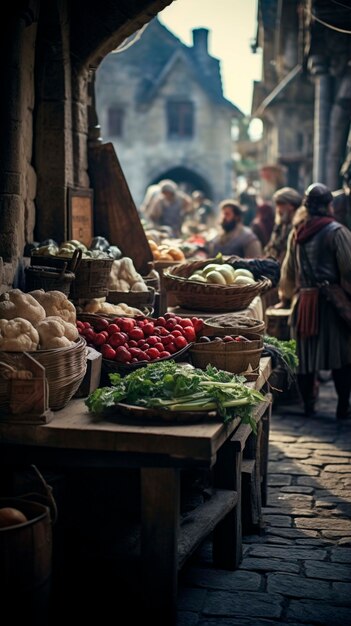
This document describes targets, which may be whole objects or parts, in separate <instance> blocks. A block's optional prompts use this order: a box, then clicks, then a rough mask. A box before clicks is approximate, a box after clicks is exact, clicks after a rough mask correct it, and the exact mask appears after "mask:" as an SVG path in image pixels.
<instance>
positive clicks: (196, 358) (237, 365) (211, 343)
mask: <svg viewBox="0 0 351 626" xmlns="http://www.w3.org/2000/svg"><path fill="white" fill-rule="evenodd" d="M262 351H263V337H262V336H261V335H259V334H256V333H245V334H242V335H237V334H236V335H234V334H231V335H224V336H219V335H212V336H210V337H209V336H206V335H204V336H202V337H200V339H199V341H197V342H196V343H194V344H193V346H191V348H190V351H189V355H190V359H191V362H192V363H193V365H194V366H195V367H199V368H206V367H207V366H208V365H212V366H214V367H218V368H220V369H222V370H225V371H228V372H232V373H233V374H242V373H244V372H257V371H258V368H259V364H260V358H261V354H262Z"/></svg>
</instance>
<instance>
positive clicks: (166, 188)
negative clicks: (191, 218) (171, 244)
mask: <svg viewBox="0 0 351 626" xmlns="http://www.w3.org/2000/svg"><path fill="white" fill-rule="evenodd" d="M192 208H193V205H192V201H191V197H190V196H189V195H188V194H186V193H184V192H183V191H181V190H180V189H179V188H178V185H177V184H176V183H175V182H173V181H171V180H170V181H166V182H164V181H163V182H162V183H161V184H160V192H159V193H158V194H157V195H156V197H155V198H154V200H153V201H152V202H151V203H150V204H149V206H148V208H147V209H146V212H145V216H146V217H147V218H148V219H150V220H151V221H152V222H153V224H154V225H155V226H169V227H170V228H171V229H172V233H173V236H174V237H180V235H181V227H182V224H183V221H184V218H185V216H186V215H187V214H188V213H191V211H192Z"/></svg>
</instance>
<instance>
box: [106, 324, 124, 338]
mask: <svg viewBox="0 0 351 626" xmlns="http://www.w3.org/2000/svg"><path fill="white" fill-rule="evenodd" d="M106 330H107V332H108V334H109V335H113V333H119V332H120V330H121V329H120V327H119V326H118V324H109V325H108V326H107V328H106Z"/></svg>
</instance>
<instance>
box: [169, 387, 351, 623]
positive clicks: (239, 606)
mask: <svg viewBox="0 0 351 626" xmlns="http://www.w3.org/2000/svg"><path fill="white" fill-rule="evenodd" d="M335 406H336V399H335V392H334V387H333V383H332V382H330V381H329V382H324V383H322V384H321V385H320V395H319V404H318V412H317V414H316V416H315V417H313V418H308V419H307V418H305V417H304V416H303V415H302V410H301V408H300V407H299V406H295V405H291V404H290V406H289V405H287V404H285V405H281V406H279V405H278V406H275V405H274V406H273V416H272V422H271V433H270V456H269V477H268V483H269V492H268V502H267V506H266V507H265V508H264V528H263V529H262V531H261V533H260V534H259V535H250V536H248V535H247V536H245V537H244V557H243V560H242V563H241V565H240V567H239V569H238V570H237V571H234V572H230V571H224V570H214V569H213V566H212V560H211V544H210V542H207V543H206V544H205V545H204V546H203V547H202V548H201V550H200V551H199V552H198V553H197V554H196V555H195V556H194V558H193V559H192V560H191V562H189V564H188V567H187V568H186V569H185V570H184V571H183V572H182V574H181V580H180V590H179V601H178V626H195V625H196V626H273V625H274V624H283V625H289V626H311V625H319V626H349V625H350V624H351V420H344V421H343V422H342V421H339V422H337V421H336V419H335ZM165 626H166V625H165Z"/></svg>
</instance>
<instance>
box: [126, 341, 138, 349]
mask: <svg viewBox="0 0 351 626" xmlns="http://www.w3.org/2000/svg"><path fill="white" fill-rule="evenodd" d="M128 346H129V347H130V348H137V347H138V342H137V341H135V340H134V339H129V341H128Z"/></svg>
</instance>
